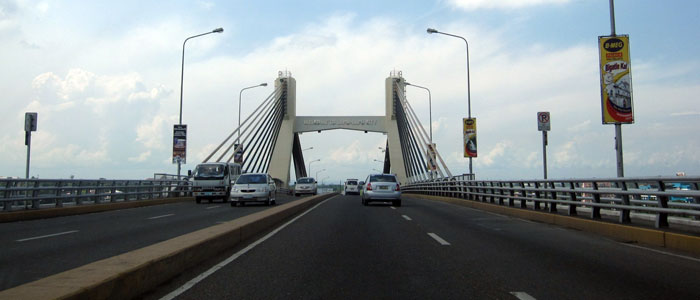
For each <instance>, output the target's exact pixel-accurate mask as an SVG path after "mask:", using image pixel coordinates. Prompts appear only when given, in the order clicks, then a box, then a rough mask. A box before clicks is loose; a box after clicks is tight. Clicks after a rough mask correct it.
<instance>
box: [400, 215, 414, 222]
mask: <svg viewBox="0 0 700 300" xmlns="http://www.w3.org/2000/svg"><path fill="white" fill-rule="evenodd" d="M401 216H402V217H403V218H404V219H406V221H411V220H412V219H411V217H409V216H407V215H401Z"/></svg>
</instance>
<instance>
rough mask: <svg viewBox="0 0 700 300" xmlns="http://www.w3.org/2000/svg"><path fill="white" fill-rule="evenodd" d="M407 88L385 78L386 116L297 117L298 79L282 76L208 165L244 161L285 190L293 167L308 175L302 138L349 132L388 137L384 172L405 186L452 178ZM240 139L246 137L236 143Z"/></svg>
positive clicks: (398, 76) (395, 78) (392, 77)
mask: <svg viewBox="0 0 700 300" xmlns="http://www.w3.org/2000/svg"><path fill="white" fill-rule="evenodd" d="M405 87H406V84H405V80H404V78H403V77H402V76H401V72H392V73H391V74H390V76H389V77H387V78H386V80H385V114H384V115H383V116H345V117H343V116H297V114H296V80H295V79H294V78H293V77H292V76H291V73H289V72H279V76H278V78H277V79H276V80H275V90H274V91H273V92H272V94H270V96H268V98H267V99H266V100H265V101H263V103H262V104H261V105H260V106H259V107H258V108H257V109H256V110H255V111H254V112H253V113H252V114H251V115H250V116H249V117H248V118H247V119H246V120H245V121H243V122H242V123H241V126H240V127H239V128H236V129H235V130H234V131H233V132H232V133H231V134H230V135H229V136H228V137H227V138H226V139H225V140H224V142H222V143H221V144H220V145H219V146H218V147H217V148H216V149H215V150H214V151H213V152H212V153H211V154H210V155H209V156H208V157H207V158H206V159H205V160H204V162H207V161H209V160H212V158H214V157H216V156H215V155H216V154H219V156H218V159H216V161H227V162H231V160H232V159H234V158H237V157H242V159H241V160H240V161H239V162H240V163H241V164H242V166H243V169H244V170H246V171H248V172H269V173H270V175H272V177H274V178H278V179H280V180H281V181H282V182H284V183H285V185H286V184H288V183H289V180H290V176H289V174H290V170H291V169H290V168H291V165H292V163H293V164H294V169H295V174H296V176H297V178H300V177H305V176H306V169H305V165H304V158H303V155H302V151H301V143H300V141H299V134H300V133H304V132H314V131H316V132H321V131H325V130H335V129H345V130H357V131H364V132H379V133H383V134H386V136H387V146H386V151H385V157H384V170H383V171H384V172H385V173H393V174H396V176H397V177H398V179H399V181H400V182H401V183H410V182H417V181H426V180H432V179H437V178H442V177H448V176H452V174H450V171H449V169H448V168H447V165H445V163H444V161H443V160H442V157H441V156H440V154H439V153H438V152H437V150H436V149H435V148H434V147H430V146H429V145H430V140H429V138H428V135H427V133H426V132H425V129H424V128H423V126H422V125H421V123H420V121H419V120H418V118H417V116H416V114H415V112H414V111H413V109H412V108H411V105H410V103H408V101H407V100H406V97H405V93H404V91H405ZM236 134H239V135H240V136H242V138H235V139H233V137H235V136H236ZM227 143H228V144H229V146H228V147H224V146H225V145H226V144H227ZM244 149H245V151H243V150H244ZM429 149H435V150H433V151H428V150H429ZM430 153H433V154H432V155H430ZM237 154H238V155H237ZM243 154H245V155H243ZM227 156H228V159H226V157H227ZM431 166H432V168H431Z"/></svg>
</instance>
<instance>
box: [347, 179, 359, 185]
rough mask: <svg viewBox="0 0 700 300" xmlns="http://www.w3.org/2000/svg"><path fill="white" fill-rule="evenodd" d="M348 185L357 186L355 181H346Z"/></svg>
mask: <svg viewBox="0 0 700 300" xmlns="http://www.w3.org/2000/svg"><path fill="white" fill-rule="evenodd" d="M348 185H357V181H355V180H350V181H348Z"/></svg>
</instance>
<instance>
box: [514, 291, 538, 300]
mask: <svg viewBox="0 0 700 300" xmlns="http://www.w3.org/2000/svg"><path fill="white" fill-rule="evenodd" d="M510 294H511V295H513V296H515V297H517V298H518V299H520V300H537V299H535V297H532V296H530V295H528V294H527V293H526V292H510Z"/></svg>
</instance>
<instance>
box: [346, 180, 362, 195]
mask: <svg viewBox="0 0 700 300" xmlns="http://www.w3.org/2000/svg"><path fill="white" fill-rule="evenodd" d="M350 194H357V195H359V194H360V188H359V185H358V184H357V179H348V180H345V195H350Z"/></svg>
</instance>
